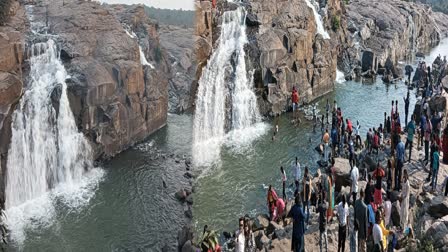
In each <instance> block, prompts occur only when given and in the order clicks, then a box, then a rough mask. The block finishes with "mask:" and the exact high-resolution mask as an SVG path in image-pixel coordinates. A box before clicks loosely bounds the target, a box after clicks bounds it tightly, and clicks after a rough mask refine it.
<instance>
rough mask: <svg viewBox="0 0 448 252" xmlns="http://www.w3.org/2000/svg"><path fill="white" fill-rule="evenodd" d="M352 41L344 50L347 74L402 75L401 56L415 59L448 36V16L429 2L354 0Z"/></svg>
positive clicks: (351, 5)
mask: <svg viewBox="0 0 448 252" xmlns="http://www.w3.org/2000/svg"><path fill="white" fill-rule="evenodd" d="M346 8H347V22H348V23H347V25H348V27H347V29H348V30H349V31H350V34H349V35H350V37H351V39H350V40H351V42H350V43H349V44H348V45H347V46H348V48H347V50H345V51H344V52H343V53H342V54H341V60H340V63H341V64H340V66H341V69H343V70H344V72H345V73H346V77H347V78H351V77H353V76H354V75H355V73H356V74H358V76H359V75H362V73H366V72H369V73H368V75H367V76H372V74H375V73H377V72H378V73H382V72H384V71H385V70H390V71H391V72H393V74H394V78H398V77H400V76H401V75H402V73H401V72H400V70H399V68H398V67H396V66H397V65H398V62H399V61H400V60H411V59H413V58H414V57H415V55H416V54H418V53H419V52H420V53H421V52H426V51H427V50H428V49H430V48H432V47H434V46H436V45H437V44H438V43H439V42H440V40H441V39H442V38H444V37H446V36H447V32H448V25H447V23H446V20H448V16H447V15H445V14H443V13H440V12H433V11H432V10H431V8H430V7H429V6H428V5H423V4H416V3H412V2H407V1H401V0H389V1H380V0H354V1H350V3H349V4H348V5H347V6H346Z"/></svg>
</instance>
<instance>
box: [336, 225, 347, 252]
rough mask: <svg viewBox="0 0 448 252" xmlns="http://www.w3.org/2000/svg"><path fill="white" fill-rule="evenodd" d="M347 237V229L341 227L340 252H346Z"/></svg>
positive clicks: (339, 236) (339, 237) (339, 235)
mask: <svg viewBox="0 0 448 252" xmlns="http://www.w3.org/2000/svg"><path fill="white" fill-rule="evenodd" d="M346 237H347V227H346V226H341V225H339V234H338V252H339V251H342V252H344V251H345V238H346ZM341 249H342V250H341Z"/></svg>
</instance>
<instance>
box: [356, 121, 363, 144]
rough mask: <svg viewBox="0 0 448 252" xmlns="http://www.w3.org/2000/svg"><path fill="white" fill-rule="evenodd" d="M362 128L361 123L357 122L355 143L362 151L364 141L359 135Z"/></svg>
mask: <svg viewBox="0 0 448 252" xmlns="http://www.w3.org/2000/svg"><path fill="white" fill-rule="evenodd" d="M360 128H361V125H360V124H359V121H358V120H356V126H355V143H356V146H358V147H360V148H361V149H362V139H361V135H360V134H359V129H360Z"/></svg>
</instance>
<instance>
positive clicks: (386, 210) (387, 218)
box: [384, 191, 392, 227]
mask: <svg viewBox="0 0 448 252" xmlns="http://www.w3.org/2000/svg"><path fill="white" fill-rule="evenodd" d="M391 213H392V202H391V201H390V191H387V193H386V200H385V201H384V224H386V227H390V226H391V225H390V224H391V223H390V215H391Z"/></svg>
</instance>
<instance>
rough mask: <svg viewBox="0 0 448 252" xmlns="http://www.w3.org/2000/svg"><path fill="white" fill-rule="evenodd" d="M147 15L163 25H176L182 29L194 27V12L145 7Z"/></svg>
mask: <svg viewBox="0 0 448 252" xmlns="http://www.w3.org/2000/svg"><path fill="white" fill-rule="evenodd" d="M145 12H146V14H147V15H148V16H149V17H150V18H152V19H155V20H157V21H159V22H160V23H162V24H167V25H176V26H182V27H190V28H192V27H194V15H195V13H194V11H192V10H191V11H190V10H182V9H180V10H169V9H159V8H154V7H148V6H145Z"/></svg>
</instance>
